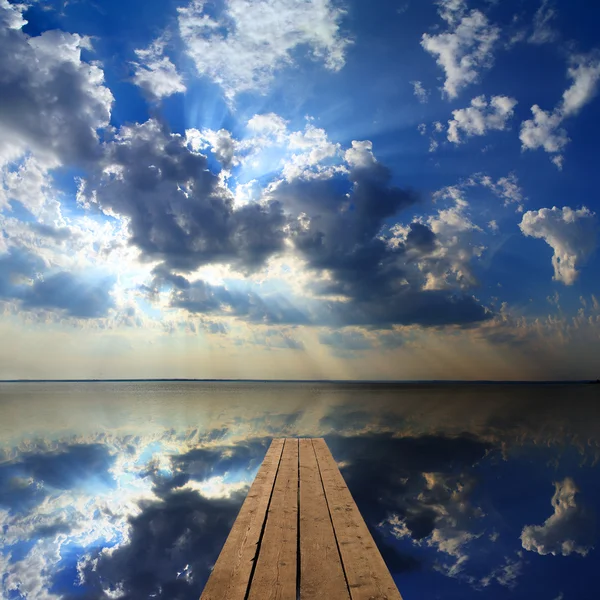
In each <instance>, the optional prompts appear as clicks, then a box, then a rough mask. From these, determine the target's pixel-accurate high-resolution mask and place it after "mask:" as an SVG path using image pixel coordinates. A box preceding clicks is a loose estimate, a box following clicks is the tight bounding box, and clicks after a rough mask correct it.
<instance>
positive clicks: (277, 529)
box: [248, 438, 298, 600]
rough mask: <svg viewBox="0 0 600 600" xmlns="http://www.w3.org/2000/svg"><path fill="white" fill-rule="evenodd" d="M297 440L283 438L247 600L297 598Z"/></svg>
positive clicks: (289, 599)
mask: <svg viewBox="0 0 600 600" xmlns="http://www.w3.org/2000/svg"><path fill="white" fill-rule="evenodd" d="M297 548H298V440H297V439H294V438H288V439H286V440H285V446H284V447H283V454H282V455H281V462H280V465H279V471H278V472H277V479H276V480H275V486H274V488H273V496H272V498H271V504H270V505H269V510H268V512H267V521H266V525H265V530H264V534H263V537H262V540H261V543H260V550H259V554H258V560H257V563H256V570H255V571H254V576H253V578H252V581H251V583H250V594H249V596H248V600H296V593H297V589H296V588H297V585H296V583H297V581H296V578H297V569H298V565H297Z"/></svg>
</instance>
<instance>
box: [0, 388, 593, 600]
mask: <svg viewBox="0 0 600 600" xmlns="http://www.w3.org/2000/svg"><path fill="white" fill-rule="evenodd" d="M599 396H600V394H599V392H598V387H597V386H586V385H570V386H560V385H544V386H534V385H527V386H516V385H502V386H492V385H453V386H447V385H403V386H396V385H377V386H375V385H364V384H362V385H338V384H336V385H333V384H247V383H245V384H241V383H240V384H225V383H220V384H218V383H215V384H199V383H129V384H124V383H120V384H117V383H114V384H106V383H90V384H0V433H1V435H2V444H3V445H2V449H1V452H2V454H1V455H0V456H1V462H0V523H1V524H2V525H1V526H2V532H3V538H2V548H1V550H0V573H2V579H1V581H2V590H3V594H4V597H6V598H7V599H9V600H12V599H21V598H31V599H35V600H38V599H41V600H45V599H51V598H52V599H57V598H63V599H66V600H71V599H73V600H74V599H75V598H84V599H90V600H91V599H98V600H100V599H108V598H128V599H131V600H137V599H142V598H143V599H147V598H161V599H164V600H167V599H181V600H184V599H185V600H188V599H195V600H197V598H198V597H199V595H200V593H201V591H202V588H203V586H204V583H205V582H206V579H207V577H208V574H209V572H210V568H211V565H212V564H213V563H214V561H215V560H216V557H217V556H218V553H219V550H220V548H221V546H222V544H223V542H224V540H225V538H226V536H227V534H228V532H229V528H230V527H231V524H232V522H233V520H234V519H235V515H236V514H237V511H238V509H239V506H240V505H241V502H242V501H243V498H244V496H245V493H246V491H247V488H248V485H249V483H250V482H251V481H252V479H253V477H254V475H255V473H256V470H257V469H258V466H259V465H260V463H261V461H262V458H263V456H264V454H265V452H266V448H267V446H268V444H269V442H270V439H271V438H272V437H273V436H282V435H284V436H303V435H306V436H325V437H326V439H327V442H328V444H329V446H330V448H331V450H332V452H333V455H334V456H335V458H336V460H337V461H338V462H339V464H340V467H341V469H342V472H343V474H344V477H345V478H346V481H347V482H348V486H349V487H350V490H351V492H352V493H353V495H354V497H355V499H356V501H357V504H358V506H359V508H360V510H361V512H362V514H363V516H364V517H365V520H366V521H367V524H368V525H369V527H370V528H371V530H372V532H373V534H374V537H375V539H376V541H377V543H378V545H379V547H380V549H381V551H382V554H383V555H384V558H385V560H386V562H387V564H388V566H389V568H390V570H391V571H392V573H393V575H394V577H395V579H396V582H397V584H398V587H399V589H400V591H401V593H402V594H403V596H404V598H405V600H411V599H416V598H425V597H431V598H469V597H482V596H485V597H486V598H505V597H506V596H507V595H510V597H513V598H531V597H535V598H542V599H544V598H547V599H548V600H555V599H556V598H565V599H568V598H595V597H596V593H595V589H597V587H598V585H599V584H600V576H599V575H598V572H597V569H596V568H594V565H595V564H596V563H597V560H598V554H597V552H598V551H597V550H596V549H594V546H595V545H596V544H597V526H596V508H597V507H598V505H599V501H600V478H598V459H599V458H600V404H599V403H598V400H600V398H599Z"/></svg>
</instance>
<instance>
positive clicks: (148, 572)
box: [63, 491, 243, 600]
mask: <svg viewBox="0 0 600 600" xmlns="http://www.w3.org/2000/svg"><path fill="white" fill-rule="evenodd" d="M242 501H243V494H240V495H236V496H234V497H232V498H230V499H226V500H207V499H206V498H203V497H202V496H200V495H199V494H198V493H196V492H192V491H173V492H168V493H166V494H165V495H164V496H163V497H162V499H161V500H160V501H158V502H149V503H147V504H145V505H144V507H143V510H142V512H141V513H140V514H139V515H138V516H136V517H134V518H132V519H130V526H131V528H130V541H129V543H128V544H126V545H124V546H121V547H120V548H118V549H117V550H116V551H114V552H112V553H111V554H102V553H100V552H98V553H97V554H96V555H95V556H94V558H97V559H98V561H97V563H95V565H94V566H92V564H88V565H87V566H86V567H85V568H84V571H83V575H84V581H85V584H84V586H83V590H82V592H83V593H85V594H87V595H88V597H89V598H96V599H98V600H100V599H104V598H107V596H106V595H105V594H104V593H103V591H102V590H104V589H106V588H107V584H112V585H111V587H113V589H114V588H115V587H116V586H117V585H119V586H120V588H121V589H122V590H123V595H122V596H120V597H121V598H123V599H124V600H146V599H147V598H150V597H151V598H158V599H159V600H197V599H198V598H199V596H200V594H201V592H202V589H203V587H204V584H205V583H206V580H207V579H208V576H209V574H210V569H211V566H212V565H213V564H214V563H215V561H216V559H217V557H218V555H219V551H220V549H221V547H222V545H223V543H224V542H225V539H226V538H227V535H228V533H229V530H230V529H231V526H232V525H233V521H234V520H235V517H236V515H237V512H238V511H239V508H240V506H241V504H242ZM63 597H65V598H67V600H74V599H75V598H80V597H81V594H80V593H79V592H76V593H75V594H73V595H72V596H71V597H69V596H63Z"/></svg>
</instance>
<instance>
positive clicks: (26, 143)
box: [0, 0, 113, 165]
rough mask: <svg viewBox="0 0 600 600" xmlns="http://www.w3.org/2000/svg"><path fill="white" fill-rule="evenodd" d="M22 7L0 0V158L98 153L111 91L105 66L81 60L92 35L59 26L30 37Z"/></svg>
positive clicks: (57, 158)
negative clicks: (105, 79)
mask: <svg viewBox="0 0 600 600" xmlns="http://www.w3.org/2000/svg"><path fill="white" fill-rule="evenodd" d="M22 8H23V7H22V6H18V5H12V4H9V3H8V2H6V0H0V22H4V23H8V28H4V27H3V28H0V55H2V61H1V63H0V164H4V163H6V162H10V161H13V160H18V159H19V158H20V157H22V156H23V154H25V153H26V152H27V151H30V152H33V153H34V154H35V155H36V158H37V159H38V160H42V159H43V162H44V164H48V165H56V164H58V163H69V162H71V163H75V164H78V163H79V164H80V163H81V162H83V161H85V160H90V159H94V158H96V157H97V155H98V153H99V144H98V136H97V130H98V129H99V128H102V127H105V126H106V125H108V123H109V120H110V113H111V106H112V102H113V96H112V94H111V92H110V90H109V89H108V88H106V87H105V86H104V73H103V71H102V69H101V67H100V66H99V65H98V64H97V63H88V62H85V61H82V60H81V52H82V50H84V49H85V50H91V49H92V47H91V44H90V40H89V38H87V37H84V36H80V35H77V34H75V33H65V32H63V31H58V30H52V31H45V32H44V33H42V34H41V35H38V36H31V37H30V36H28V35H26V34H25V33H23V31H22V30H21V27H22V26H23V24H24V21H23V19H22V17H21V10H22Z"/></svg>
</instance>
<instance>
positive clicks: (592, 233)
mask: <svg viewBox="0 0 600 600" xmlns="http://www.w3.org/2000/svg"><path fill="white" fill-rule="evenodd" d="M519 227H520V228H521V231H522V232H523V233H524V234H525V235H526V236H530V237H535V238H538V239H542V240H544V241H545V242H546V243H547V244H548V245H549V246H550V247H551V248H552V249H553V250H554V254H553V255H552V266H553V267H554V279H555V280H556V281H561V282H562V283H564V284H565V285H572V284H573V283H574V282H575V280H576V279H577V276H578V275H579V273H578V271H577V267H578V266H579V264H580V263H582V262H584V261H585V260H586V259H587V258H588V256H589V255H590V254H591V253H592V252H593V250H594V249H595V247H596V237H597V222H596V216H595V214H594V213H593V212H591V211H590V210H589V209H587V208H586V207H585V206H584V207H582V208H580V209H578V210H573V209H572V208H569V207H568V206H565V207H563V208H562V209H560V208H557V207H556V206H555V207H553V208H541V209H540V210H537V211H536V210H532V211H529V212H526V213H525V214H524V215H523V220H522V221H521V223H520V225H519Z"/></svg>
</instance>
